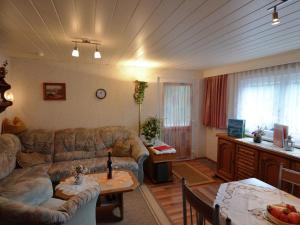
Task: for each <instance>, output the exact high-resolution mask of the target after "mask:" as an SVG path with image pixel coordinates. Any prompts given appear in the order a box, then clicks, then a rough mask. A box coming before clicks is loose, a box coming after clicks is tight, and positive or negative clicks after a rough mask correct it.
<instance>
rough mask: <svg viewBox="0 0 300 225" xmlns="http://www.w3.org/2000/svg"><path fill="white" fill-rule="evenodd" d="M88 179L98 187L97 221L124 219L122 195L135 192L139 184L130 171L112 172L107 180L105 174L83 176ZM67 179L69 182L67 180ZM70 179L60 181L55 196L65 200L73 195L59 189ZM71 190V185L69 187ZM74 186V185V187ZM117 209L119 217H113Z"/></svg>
mask: <svg viewBox="0 0 300 225" xmlns="http://www.w3.org/2000/svg"><path fill="white" fill-rule="evenodd" d="M85 176H86V177H87V178H88V179H92V180H94V181H96V182H97V183H98V184H99V185H100V195H99V197H98V201H97V207H96V215H97V221H100V220H101V221H110V222H111V221H120V220H122V219H123V217H124V202H123V193H124V192H129V191H133V190H135V189H136V188H137V187H138V185H139V182H138V181H137V179H136V177H135V176H134V174H133V173H132V172H131V171H127V170H114V171H113V178H112V179H107V173H106V172H103V173H93V174H87V175H85ZM68 179H69V180H68ZM71 179H72V178H67V179H65V180H62V181H61V182H60V184H58V185H57V187H56V188H55V189H56V190H55V196H56V197H57V198H61V199H64V200H67V199H69V198H71V197H72V196H74V194H70V193H67V191H65V190H63V188H60V185H61V184H64V183H65V182H68V183H69V182H70V180H71ZM69 186H70V187H71V188H72V185H69ZM74 186H75V185H74ZM116 208H117V209H119V215H115V209H116Z"/></svg>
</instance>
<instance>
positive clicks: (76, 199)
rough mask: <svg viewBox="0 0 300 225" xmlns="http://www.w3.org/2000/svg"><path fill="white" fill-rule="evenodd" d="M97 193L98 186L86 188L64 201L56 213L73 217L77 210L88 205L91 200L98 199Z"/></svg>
mask: <svg viewBox="0 0 300 225" xmlns="http://www.w3.org/2000/svg"><path fill="white" fill-rule="evenodd" d="M99 193H100V186H99V185H97V186H94V187H91V188H88V189H86V190H85V191H83V192H80V193H79V194H78V195H75V196H73V197H72V198H70V199H69V200H68V201H66V202H65V203H64V204H63V205H61V206H60V207H59V209H58V211H61V212H65V213H67V214H68V215H69V216H73V215H74V214H75V213H76V211H77V210H78V209H79V208H81V207H82V206H84V205H86V204H88V203H89V202H90V201H92V200H93V199H95V198H98V195H99Z"/></svg>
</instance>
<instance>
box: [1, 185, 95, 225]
mask: <svg viewBox="0 0 300 225" xmlns="http://www.w3.org/2000/svg"><path fill="white" fill-rule="evenodd" d="M99 192H100V187H99V186H95V187H92V188H89V189H87V190H85V191H83V192H81V193H79V194H78V195H76V196H74V197H72V198H71V199H69V200H68V201H66V202H65V203H64V204H62V205H61V206H60V207H59V208H58V209H57V210H54V209H49V208H46V207H43V206H31V205H28V204H24V203H21V202H17V201H14V200H9V199H7V198H3V197H1V196H0V225H8V224H9V225H28V224H30V225H60V224H66V225H72V224H76V221H75V223H72V222H73V221H72V219H73V218H76V214H78V213H80V211H82V210H84V208H85V207H86V205H89V204H90V203H91V202H93V207H92V209H93V210H90V209H89V213H90V214H93V216H94V217H95V206H96V201H97V198H98V195H99ZM85 216H88V215H85V214H83V216H82V218H81V219H82V220H88V219H89V218H86V217H85ZM91 216H92V215H91ZM76 219H78V218H76ZM94 219H95V218H94ZM82 224H83V223H82ZM85 224H96V223H95V221H92V223H85Z"/></svg>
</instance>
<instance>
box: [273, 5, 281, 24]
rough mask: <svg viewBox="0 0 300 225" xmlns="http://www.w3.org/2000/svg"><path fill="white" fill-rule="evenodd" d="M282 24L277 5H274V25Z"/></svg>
mask: <svg viewBox="0 0 300 225" xmlns="http://www.w3.org/2000/svg"><path fill="white" fill-rule="evenodd" d="M277 24H280V21H279V16H278V12H277V11H276V7H274V11H273V13H272V25H277Z"/></svg>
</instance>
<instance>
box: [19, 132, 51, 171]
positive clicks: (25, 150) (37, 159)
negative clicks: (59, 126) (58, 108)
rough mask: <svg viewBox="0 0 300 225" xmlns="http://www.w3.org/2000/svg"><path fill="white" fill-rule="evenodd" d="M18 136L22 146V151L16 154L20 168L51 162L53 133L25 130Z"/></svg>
mask: <svg viewBox="0 0 300 225" xmlns="http://www.w3.org/2000/svg"><path fill="white" fill-rule="evenodd" d="M18 136H19V138H20V141H21V144H22V150H21V152H20V153H19V154H18V163H19V164H20V165H21V166H22V167H28V166H34V165H37V164H41V163H51V162H52V161H53V152H54V145H53V139H54V132H53V131H48V130H26V131H25V132H23V133H21V134H19V135H18ZM30 158H32V160H30Z"/></svg>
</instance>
